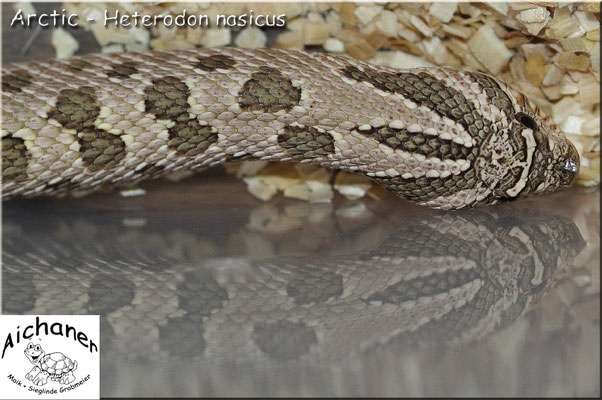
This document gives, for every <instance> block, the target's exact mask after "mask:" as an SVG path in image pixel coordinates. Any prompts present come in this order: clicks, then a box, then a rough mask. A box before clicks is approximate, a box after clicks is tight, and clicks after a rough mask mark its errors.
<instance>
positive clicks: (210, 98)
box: [2, 48, 579, 209]
mask: <svg viewBox="0 0 602 400" xmlns="http://www.w3.org/2000/svg"><path fill="white" fill-rule="evenodd" d="M2 99H3V104H2V117H3V122H2V156H3V157H2V192H3V199H12V198H17V197H33V196H38V195H55V194H61V193H87V192H90V191H94V190H97V189H99V188H101V187H113V186H125V185H129V186H131V185H133V184H135V183H136V182H138V181H142V180H144V179H147V178H152V177H158V176H161V175H163V174H168V173H171V172H175V171H180V170H190V169H192V170H194V169H199V168H204V167H208V166H212V165H216V164H219V163H223V162H227V161H233V160H246V159H261V160H270V161H296V162H308V163H312V164H315V165H321V166H326V167H329V168H334V169H340V170H345V171H350V172H355V173H360V174H364V175H366V176H368V177H370V178H372V179H373V180H375V181H376V182H378V183H380V184H381V185H382V186H384V187H385V188H387V189H389V190H390V191H392V192H394V193H395V194H397V195H399V196H400V197H402V198H405V199H408V200H411V201H414V202H417V203H419V204H421V205H426V206H430V207H435V208H442V209H457V208H464V207H473V206H477V205H482V204H496V203H499V202H502V201H507V200H513V199H516V198H519V197H524V196H526V195H529V194H533V193H544V192H552V191H556V190H559V189H561V188H564V187H566V186H568V185H569V184H570V183H571V182H572V181H573V180H574V177H575V176H576V174H577V172H578V169H579V156H578V153H577V151H576V150H575V147H574V146H573V145H572V144H571V143H570V142H569V141H568V139H567V138H566V137H565V136H564V134H563V133H562V132H561V131H560V130H559V129H558V127H556V126H555V125H554V124H553V123H552V122H551V121H550V120H549V118H546V117H545V116H544V115H543V114H542V113H541V111H540V110H539V109H538V108H537V107H535V106H533V105H532V104H531V103H530V102H529V101H528V100H527V99H526V98H525V96H524V95H522V94H520V93H518V92H516V91H514V90H513V89H511V88H510V87H508V86H507V85H506V84H504V83H502V82H500V81H498V80H496V79H495V78H493V77H491V76H488V75H486V74H483V73H480V72H468V71H459V70H454V69H449V68H417V69H408V70H396V69H391V68H387V67H381V66H376V65H371V64H368V63H365V62H361V61H358V60H354V59H351V58H346V57H337V56H332V55H327V54H323V53H317V52H294V51H283V50H274V49H260V50H246V49H245V50H242V49H234V48H225V49H216V50H207V49H195V50H177V51H154V52H149V53H123V54H100V55H86V56H82V57H75V58H72V59H69V60H64V61H60V60H53V61H47V62H29V63H24V64H11V65H8V66H7V67H6V68H5V69H4V70H3V80H2Z"/></svg>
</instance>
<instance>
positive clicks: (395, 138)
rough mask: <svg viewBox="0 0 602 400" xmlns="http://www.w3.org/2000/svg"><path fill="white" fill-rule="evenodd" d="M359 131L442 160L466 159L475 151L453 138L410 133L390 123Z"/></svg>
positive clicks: (384, 141)
mask: <svg viewBox="0 0 602 400" xmlns="http://www.w3.org/2000/svg"><path fill="white" fill-rule="evenodd" d="M358 132H359V133H361V134H362V135H365V136H368V137H371V138H373V139H374V140H376V141H378V142H379V143H383V144H386V145H387V146H389V147H391V148H393V149H398V150H403V151H407V152H410V153H419V154H422V155H424V156H426V157H437V158H439V159H441V160H444V159H446V160H459V159H463V160H465V159H467V158H468V157H469V155H470V153H471V152H472V151H473V149H472V148H470V147H466V146H463V145H461V144H458V143H455V142H453V141H451V140H444V139H441V138H439V137H436V136H426V135H423V134H422V133H416V132H414V133H410V132H408V131H407V130H406V129H397V128H391V127H390V126H389V125H388V124H387V125H386V126H384V127H382V128H378V129H377V128H374V127H373V128H372V129H370V130H367V131H366V130H362V131H358Z"/></svg>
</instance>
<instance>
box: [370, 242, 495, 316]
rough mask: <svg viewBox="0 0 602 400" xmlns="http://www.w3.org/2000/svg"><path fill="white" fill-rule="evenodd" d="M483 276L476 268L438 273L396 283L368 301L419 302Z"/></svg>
mask: <svg viewBox="0 0 602 400" xmlns="http://www.w3.org/2000/svg"><path fill="white" fill-rule="evenodd" d="M433 244H434V245H436V244H435V243H433ZM463 244H465V245H466V244H467V243H466V242H464V243H463ZM422 247H424V246H422ZM422 250H424V249H422ZM429 250H430V249H429ZM428 254H430V253H428ZM448 256H454V257H455V256H456V255H455V254H448ZM482 275H484V274H482V270H480V269H475V268H471V269H463V268H462V269H459V270H452V271H444V272H436V273H433V274H432V275H427V276H425V277H420V278H414V279H410V280H406V281H401V282H398V283H395V284H393V285H391V286H388V287H386V288H385V289H383V290H381V291H379V292H377V293H375V294H373V295H371V296H370V297H368V301H380V302H382V303H389V304H402V303H404V302H406V301H412V300H418V299H419V298H421V297H433V296H436V295H438V294H441V293H448V292H449V291H451V290H452V289H454V288H459V287H461V286H463V285H466V284H468V283H470V282H473V281H475V280H477V279H482V278H484V277H483V276H482Z"/></svg>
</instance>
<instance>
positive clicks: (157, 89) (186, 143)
mask: <svg viewBox="0 0 602 400" xmlns="http://www.w3.org/2000/svg"><path fill="white" fill-rule="evenodd" d="M189 96H190V89H189V88H188V86H187V85H186V83H184V82H182V81H181V80H180V79H178V78H176V77H174V76H166V77H164V78H156V79H154V80H153V86H148V87H147V88H146V89H145V90H144V105H145V110H146V112H149V113H151V114H153V115H154V116H155V117H156V118H157V119H160V120H169V121H173V122H175V125H174V126H173V127H171V128H169V129H168V132H169V141H168V142H167V144H168V146H169V147H170V148H172V149H175V150H177V152H178V154H182V155H186V156H195V155H197V154H201V153H203V152H204V151H205V150H207V149H208V148H209V146H211V144H213V143H215V142H217V131H216V130H215V129H214V128H212V127H210V126H208V125H201V123H200V122H199V121H198V120H197V119H196V118H191V117H190V114H189V112H188V111H187V109H188V107H189V105H188V97H189Z"/></svg>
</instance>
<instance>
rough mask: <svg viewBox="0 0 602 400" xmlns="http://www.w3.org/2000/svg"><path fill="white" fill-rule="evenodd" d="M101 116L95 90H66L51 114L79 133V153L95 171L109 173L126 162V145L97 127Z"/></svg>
mask: <svg viewBox="0 0 602 400" xmlns="http://www.w3.org/2000/svg"><path fill="white" fill-rule="evenodd" d="M99 114H100V102H98V100H97V99H96V95H95V90H94V88H93V87H91V86H82V87H80V88H78V89H65V90H62V91H61V92H60V93H59V95H58V97H57V100H56V106H55V107H54V108H52V109H51V110H50V111H49V112H48V119H51V118H52V119H55V120H56V121H58V122H59V123H60V124H61V125H62V126H63V127H65V128H67V129H75V131H76V132H77V141H78V143H79V144H80V149H79V152H80V153H81V155H82V159H83V161H84V164H85V165H86V166H87V167H88V168H89V169H91V170H93V171H95V170H99V169H102V168H105V169H108V168H112V167H114V166H116V165H117V164H118V163H119V162H120V161H121V160H123V159H124V158H125V155H126V151H125V143H124V142H123V140H121V138H120V137H119V136H117V135H113V134H112V133H109V132H106V131H103V130H101V129H98V128H97V127H96V125H95V124H94V123H95V121H96V118H98V115H99Z"/></svg>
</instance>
